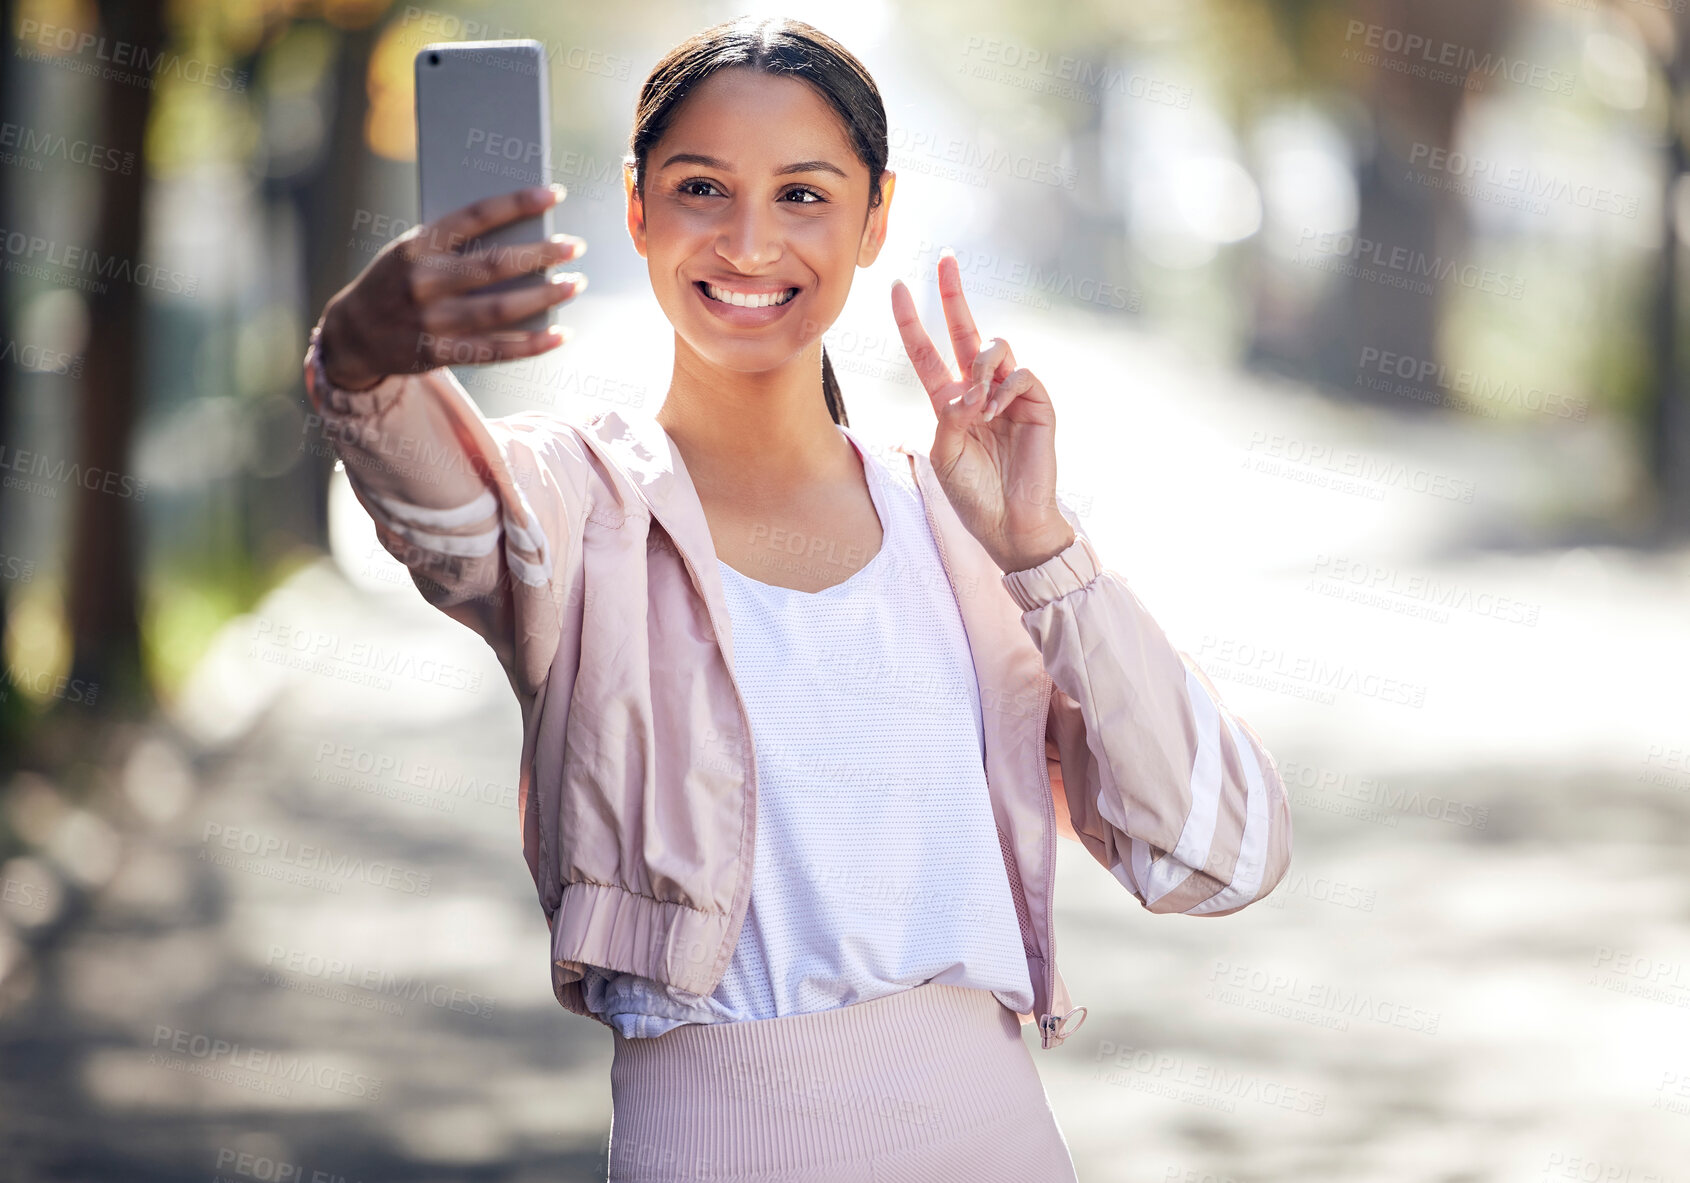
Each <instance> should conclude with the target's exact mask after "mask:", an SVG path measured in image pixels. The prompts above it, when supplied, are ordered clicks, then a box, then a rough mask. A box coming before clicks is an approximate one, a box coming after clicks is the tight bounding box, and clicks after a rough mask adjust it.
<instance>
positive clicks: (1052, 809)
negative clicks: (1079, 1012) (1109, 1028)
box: [1039, 674, 1071, 1049]
mask: <svg viewBox="0 0 1690 1183" xmlns="http://www.w3.org/2000/svg"><path fill="white" fill-rule="evenodd" d="M1044 682H1045V703H1044V710H1043V712H1042V717H1043V719H1044V722H1043V723H1042V724H1041V725H1040V727H1039V736H1040V738H1041V739H1042V738H1043V737H1044V735H1045V733H1046V731H1048V730H1049V728H1050V700H1051V698H1052V696H1053V695H1054V694H1055V692H1056V683H1055V682H1054V681H1052V680H1051V677H1050V675H1049V674H1046V675H1045V678H1044ZM1039 749H1040V750H1039V757H1040V758H1039V770H1040V771H1039V779H1040V781H1041V782H1042V783H1043V785H1044V790H1045V791H1044V803H1045V833H1046V835H1047V836H1048V837H1047V839H1046V842H1047V845H1046V853H1045V868H1046V875H1045V944H1046V948H1047V952H1046V961H1045V1005H1047V1006H1055V1005H1056V802H1055V801H1054V800H1052V795H1051V791H1050V764H1049V763H1048V762H1047V761H1046V760H1045V759H1044V745H1043V744H1042V743H1041V744H1040V745H1039ZM1070 1013H1071V1012H1070ZM1067 1018H1068V1016H1067V1015H1060V1016H1059V1015H1055V1014H1052V1013H1051V1012H1050V1011H1046V1012H1045V1013H1044V1014H1042V1015H1040V1016H1039V1047H1040V1048H1041V1049H1043V1048H1049V1047H1050V1046H1052V1045H1051V1040H1052V1039H1053V1038H1054V1037H1055V1035H1056V1030H1057V1028H1058V1027H1060V1026H1061V1025H1062V1023H1063V1022H1065V1021H1066V1020H1067Z"/></svg>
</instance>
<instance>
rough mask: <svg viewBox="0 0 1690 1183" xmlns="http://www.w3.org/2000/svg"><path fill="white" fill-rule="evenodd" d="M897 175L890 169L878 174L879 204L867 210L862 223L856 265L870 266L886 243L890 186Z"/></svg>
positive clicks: (890, 200) (890, 206)
mask: <svg viewBox="0 0 1690 1183" xmlns="http://www.w3.org/2000/svg"><path fill="white" fill-rule="evenodd" d="M897 179H898V176H897V174H896V173H894V172H893V171H892V170H891V169H886V170H885V171H884V172H882V173H881V174H880V204H879V205H877V206H875V207H874V208H873V209H871V210H869V212H868V221H866V222H864V223H863V239H862V242H861V243H860V244H858V246H857V266H859V267H868V266H872V265H873V263H874V261H875V260H876V259H877V258H879V257H880V248H881V247H883V246H885V245H886V216H887V214H888V213H889V212H890V211H891V209H892V188H893V185H894V184H895V182H896V181H897Z"/></svg>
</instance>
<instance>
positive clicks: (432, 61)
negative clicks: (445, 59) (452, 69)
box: [428, 53, 440, 66]
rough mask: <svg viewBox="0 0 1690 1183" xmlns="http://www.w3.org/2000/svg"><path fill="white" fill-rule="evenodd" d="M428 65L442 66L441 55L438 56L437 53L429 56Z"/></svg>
mask: <svg viewBox="0 0 1690 1183" xmlns="http://www.w3.org/2000/svg"><path fill="white" fill-rule="evenodd" d="M428 64H429V65H431V66H438V65H439V64H440V55H439V54H437V53H431V54H429V55H428Z"/></svg>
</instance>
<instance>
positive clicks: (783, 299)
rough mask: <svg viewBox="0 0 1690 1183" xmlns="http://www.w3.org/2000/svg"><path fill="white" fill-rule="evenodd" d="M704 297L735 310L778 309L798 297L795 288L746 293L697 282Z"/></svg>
mask: <svg viewBox="0 0 1690 1183" xmlns="http://www.w3.org/2000/svg"><path fill="white" fill-rule="evenodd" d="M694 286H695V287H697V288H698V290H699V291H701V292H703V293H704V297H705V298H706V299H708V300H713V301H715V302H716V303H718V304H727V305H731V306H732V307H735V308H778V307H780V306H781V305H782V304H786V303H789V302H790V301H792V300H793V299H794V298H796V297H797V295H798V289H797V288H795V287H788V288H773V289H767V290H764V291H748V290H746V289H744V288H734V287H728V286H725V285H717V284H713V283H711V282H710V281H709V280H702V279H701V280H699V281H698V282H697V283H696V284H695V285H694Z"/></svg>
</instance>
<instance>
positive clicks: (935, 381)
mask: <svg viewBox="0 0 1690 1183" xmlns="http://www.w3.org/2000/svg"><path fill="white" fill-rule="evenodd" d="M892 319H893V320H895V321H897V322H898V335H899V336H900V337H902V338H903V341H904V352H905V353H907V354H909V355H910V364H911V365H913V366H914V367H915V375H916V377H917V378H920V379H921V385H922V389H924V390H926V391H927V395H928V397H929V398H937V397H938V396H939V392H940V391H941V390H943V389H944V388H945V387H946V386H948V385H950V383H951V381H952V379H951V372H950V370H949V369H947V368H946V366H945V359H944V358H942V357H940V356H939V351H938V350H937V349H935V348H934V346H933V340H932V338H931V337H929V336H928V335H927V330H926V329H925V328H923V327H922V325H921V317H920V316H919V315H918V314H917V313H916V310H915V298H914V297H913V296H911V295H910V290H909V288H907V287H905V286H904V281H903V280H901V279H900V280H896V281H894V282H893V284H892Z"/></svg>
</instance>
